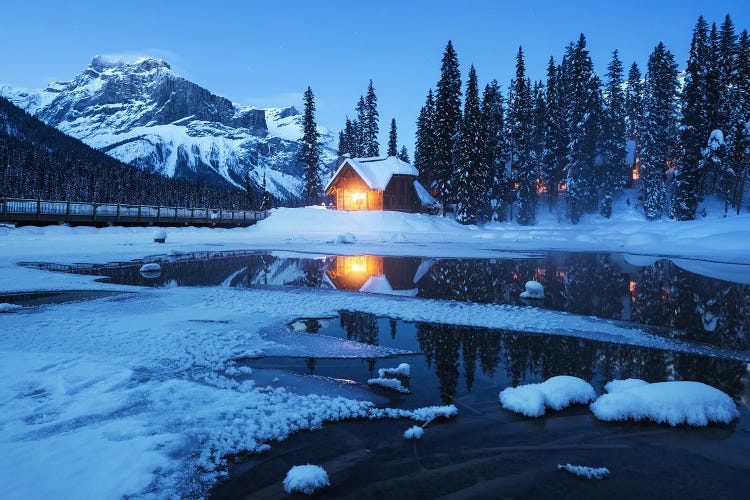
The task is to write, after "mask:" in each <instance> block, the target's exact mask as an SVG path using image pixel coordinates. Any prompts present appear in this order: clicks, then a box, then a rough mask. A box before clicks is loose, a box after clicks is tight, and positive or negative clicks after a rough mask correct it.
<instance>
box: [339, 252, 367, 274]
mask: <svg viewBox="0 0 750 500" xmlns="http://www.w3.org/2000/svg"><path fill="white" fill-rule="evenodd" d="M343 259H344V272H353V273H363V272H366V271H367V256H365V255H360V256H355V257H344V258H343Z"/></svg>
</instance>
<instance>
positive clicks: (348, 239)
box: [336, 233, 357, 244]
mask: <svg viewBox="0 0 750 500" xmlns="http://www.w3.org/2000/svg"><path fill="white" fill-rule="evenodd" d="M356 242H357V237H356V236H354V234H352V233H344V234H340V235H338V236H336V243H345V244H351V243H356Z"/></svg>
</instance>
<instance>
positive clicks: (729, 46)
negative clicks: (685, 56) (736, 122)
mask: <svg viewBox="0 0 750 500" xmlns="http://www.w3.org/2000/svg"><path fill="white" fill-rule="evenodd" d="M736 60H737V35H736V34H735V32H734V23H733V22H732V18H731V17H729V14H727V16H726V17H725V18H724V22H723V23H721V28H720V30H719V112H718V114H719V124H718V127H717V128H719V129H721V130H722V131H723V132H724V134H725V135H726V133H727V125H728V123H729V114H730V113H731V111H732V109H731V103H730V101H731V99H730V96H729V94H730V93H731V92H732V87H733V86H734V85H735V83H736V81H737V72H736V66H737V64H736Z"/></svg>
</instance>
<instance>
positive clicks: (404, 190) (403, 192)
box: [383, 175, 421, 212]
mask: <svg viewBox="0 0 750 500" xmlns="http://www.w3.org/2000/svg"><path fill="white" fill-rule="evenodd" d="M383 209H384V210H399V211H401V212H419V211H420V209H421V203H420V201H419V196H417V190H416V189H414V177H412V176H410V175H394V176H393V177H392V178H391V182H389V183H388V186H386V188H385V192H384V194H383Z"/></svg>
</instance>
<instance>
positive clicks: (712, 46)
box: [706, 23, 721, 130]
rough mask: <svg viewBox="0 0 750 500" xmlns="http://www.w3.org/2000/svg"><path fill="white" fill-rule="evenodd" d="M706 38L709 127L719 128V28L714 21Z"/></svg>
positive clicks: (711, 128)
mask: <svg viewBox="0 0 750 500" xmlns="http://www.w3.org/2000/svg"><path fill="white" fill-rule="evenodd" d="M708 40H709V57H708V67H707V68H706V87H707V88H706V92H707V93H708V97H707V99H706V101H707V102H706V105H707V106H708V121H709V123H710V126H709V129H710V130H716V129H718V128H721V120H720V118H719V102H720V95H721V85H720V83H719V80H720V79H721V62H720V60H721V57H720V56H721V54H720V50H719V30H718V29H717V28H716V23H712V24H711V30H710V31H709V34H708Z"/></svg>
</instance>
